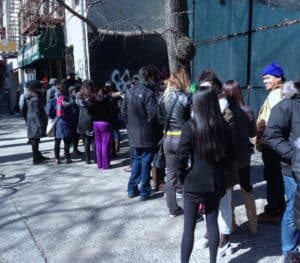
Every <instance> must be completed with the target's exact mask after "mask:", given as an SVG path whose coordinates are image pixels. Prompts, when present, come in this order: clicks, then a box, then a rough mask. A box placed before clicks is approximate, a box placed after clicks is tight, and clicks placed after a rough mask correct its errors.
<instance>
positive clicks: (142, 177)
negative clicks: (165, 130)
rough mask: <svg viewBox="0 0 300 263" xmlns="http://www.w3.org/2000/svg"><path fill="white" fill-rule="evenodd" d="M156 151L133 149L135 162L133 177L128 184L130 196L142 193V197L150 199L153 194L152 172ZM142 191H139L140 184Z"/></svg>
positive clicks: (133, 164)
mask: <svg viewBox="0 0 300 263" xmlns="http://www.w3.org/2000/svg"><path fill="white" fill-rule="evenodd" d="M154 153H155V149H153V148H133V161H132V168H131V169H132V170H131V176H130V178H129V182H128V195H136V194H138V193H140V196H141V197H148V196H149V195H150V192H151V185H150V177H151V176H150V171H151V163H152V161H153V157H154ZM139 183H141V185H140V191H139V190H138V184H139Z"/></svg>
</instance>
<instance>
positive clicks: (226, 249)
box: [218, 241, 232, 257]
mask: <svg viewBox="0 0 300 263" xmlns="http://www.w3.org/2000/svg"><path fill="white" fill-rule="evenodd" d="M230 255H232V246H231V243H230V242H229V241H228V242H227V243H226V244H225V245H223V246H222V247H219V250H218V256H219V257H224V256H230Z"/></svg>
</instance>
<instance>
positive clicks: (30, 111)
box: [25, 92, 48, 139]
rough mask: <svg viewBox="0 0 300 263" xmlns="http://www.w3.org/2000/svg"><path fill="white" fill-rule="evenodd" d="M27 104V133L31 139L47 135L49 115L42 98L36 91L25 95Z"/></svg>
mask: <svg viewBox="0 0 300 263" xmlns="http://www.w3.org/2000/svg"><path fill="white" fill-rule="evenodd" d="M25 102H26V106H27V115H26V116H27V122H26V124H27V135H28V138H29V139H34V138H42V137H45V136H46V129H47V123H48V117H47V114H46V112H45V109H44V105H43V101H42V98H41V97H39V96H38V94H36V93H34V92H29V93H28V94H26V96H25Z"/></svg>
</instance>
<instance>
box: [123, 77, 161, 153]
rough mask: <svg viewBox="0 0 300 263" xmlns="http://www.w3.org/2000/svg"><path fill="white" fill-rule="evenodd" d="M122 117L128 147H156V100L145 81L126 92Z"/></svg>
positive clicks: (157, 135) (157, 126)
mask: <svg viewBox="0 0 300 263" xmlns="http://www.w3.org/2000/svg"><path fill="white" fill-rule="evenodd" d="M122 115H123V118H124V121H125V123H126V125H127V130H128V137H129V144H130V146H132V147H135V148H155V147H157V142H158V140H159V125H158V120H157V100H156V95H155V93H154V91H153V90H152V89H151V87H150V86H149V85H148V84H147V83H146V82H145V81H140V82H139V84H138V85H136V86H133V87H131V88H130V89H129V90H127V91H126V93H125V98H124V101H123V105H122Z"/></svg>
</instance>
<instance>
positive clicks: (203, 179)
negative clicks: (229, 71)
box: [174, 86, 232, 263]
mask: <svg viewBox="0 0 300 263" xmlns="http://www.w3.org/2000/svg"><path fill="white" fill-rule="evenodd" d="M192 111H193V114H192V118H191V120H190V121H189V122H187V123H185V124H184V126H183V128H182V134H181V137H180V141H179V145H178V147H177V152H176V157H175V161H174V166H175V169H176V171H177V175H178V176H179V178H180V180H181V182H182V184H183V189H184V232H183V237H182V242H181V262H182V263H186V262H189V258H190V255H191V253H192V249H193V243H194V230H195V226H196V221H197V214H198V212H199V211H200V212H202V213H205V215H206V222H207V233H208V240H209V252H210V262H211V263H213V262H216V257H217V250H218V245H219V227H218V221H217V219H218V210H219V203H220V199H221V197H222V196H223V195H224V194H225V190H226V185H225V179H226V178H225V173H226V169H227V167H226V164H228V163H230V161H231V159H232V158H231V156H232V143H231V142H232V141H231V135H230V128H229V125H228V124H227V123H226V122H225V120H224V118H223V116H222V114H221V111H220V108H219V104H218V98H217V93H216V91H215V89H214V88H213V87H208V86H201V87H199V88H198V90H197V91H196V92H195V93H194V95H193V109H192ZM189 160H191V164H190V165H188V163H189Z"/></svg>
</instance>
